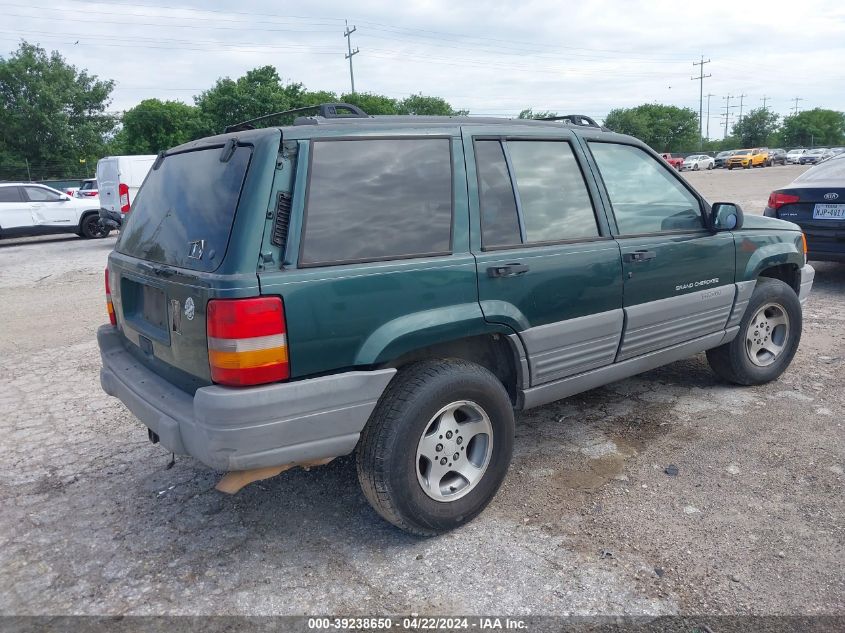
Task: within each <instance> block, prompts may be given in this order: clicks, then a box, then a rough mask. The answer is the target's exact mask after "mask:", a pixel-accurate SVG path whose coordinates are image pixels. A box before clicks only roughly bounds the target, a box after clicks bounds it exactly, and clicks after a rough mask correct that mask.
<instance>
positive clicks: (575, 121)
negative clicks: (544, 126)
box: [539, 114, 604, 129]
mask: <svg viewBox="0 0 845 633" xmlns="http://www.w3.org/2000/svg"><path fill="white" fill-rule="evenodd" d="M539 120H540V121H568V122H569V123H571V124H572V125H584V126H587V127H597V128H599V129H604V128H603V127H602V126H601V125H599V124H598V123H596V121H595V119H593V118H592V117H588V116H587V115H586V114H562V115H560V116H547V117H543V118H541V119H539Z"/></svg>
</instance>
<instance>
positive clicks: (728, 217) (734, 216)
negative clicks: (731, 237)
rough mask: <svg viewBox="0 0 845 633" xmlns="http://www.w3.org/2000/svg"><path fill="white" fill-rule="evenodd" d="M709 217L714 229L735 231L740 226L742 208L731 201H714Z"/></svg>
mask: <svg viewBox="0 0 845 633" xmlns="http://www.w3.org/2000/svg"><path fill="white" fill-rule="evenodd" d="M710 218H711V222H712V227H711V228H712V229H713V230H714V231H736V230H739V229H741V228H742V220H743V216H742V208H741V207H740V206H739V205H738V204H735V203H733V202H714V203H713V206H712V207H711V209H710Z"/></svg>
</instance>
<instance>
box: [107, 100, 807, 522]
mask: <svg viewBox="0 0 845 633" xmlns="http://www.w3.org/2000/svg"><path fill="white" fill-rule="evenodd" d="M344 112H345V113H346V116H340V115H341V113H344ZM250 127H251V125H246V124H244V125H240V126H235V127H234V129H231V130H230V131H229V133H227V134H223V135H221V136H215V137H211V138H206V139H201V140H198V141H194V142H191V143H188V144H186V145H182V146H180V147H177V148H174V149H172V150H170V151H169V152H167V153H166V154H163V155H161V156H160V157H159V158H158V159H157V160H156V162H155V164H154V165H153V168H152V170H151V172H150V175H149V176H148V178H147V180H146V182H145V183H144V186H143V187H142V189H141V191H140V192H139V193H138V196H137V198H136V199H135V202H134V205H133V210H132V213H131V214H130V216H129V219H128V221H127V224H126V226H125V227H124V231H123V232H122V234H121V236H120V238H119V240H118V242H117V245H116V248H115V251H114V252H113V253H112V254H111V255H110V256H109V267H108V270H107V273H106V293H107V302H108V308H109V314H110V319H111V323H110V324H109V325H105V326H103V327H102V328H100V330H99V332H98V339H99V345H100V350H101V355H102V362H103V368H102V372H101V381H102V385H103V388H104V389H105V390H106V392H108V393H109V394H112V395H114V396H117V397H118V398H120V399H121V400H122V401H123V402H124V403H125V404H126V405H127V406H128V407H129V409H130V410H131V411H132V412H133V413H134V414H135V415H136V416H137V417H138V418H139V419H140V420H141V421H142V422H143V423H144V425H146V427H147V428H148V432H149V435H150V438H151V439H152V440H153V441H156V442H160V443H161V444H162V445H163V446H164V447H165V448H166V449H167V450H168V451H173V452H175V453H179V454H189V455H192V456H193V457H195V458H196V459H198V460H200V461H202V462H203V463H205V464H207V465H208V466H209V467H211V468H215V469H218V470H221V471H236V473H237V474H236V475H231V474H230V475H227V476H226V477H225V478H224V483H225V484H226V485H225V487H226V488H227V489H228V490H234V489H236V488H237V487H239V486H240V485H243V484H244V483H246V482H248V481H251V480H254V479H258V478H261V477H266V476H268V475H272V474H274V473H277V472H280V471H281V470H284V469H285V468H287V467H289V466H290V465H292V464H315V463H324V462H325V461H326V460H330V459H332V458H334V457H337V456H340V455H345V454H348V453H350V452H352V451H356V453H357V466H358V474H359V479H360V482H361V486H362V488H363V490H364V493H365V495H366V497H367V499H368V500H369V501H370V503H371V504H372V505H373V507H374V508H375V509H376V510H377V511H378V512H379V513H380V514H381V515H382V516H383V517H384V518H386V519H387V520H388V521H391V522H392V523H394V524H395V525H397V526H400V527H402V528H404V529H406V530H409V531H411V532H414V533H417V534H435V533H438V532H442V531H444V530H448V529H451V528H454V527H457V526H459V525H461V524H463V523H466V522H467V521H469V520H471V519H472V518H473V517H474V516H476V515H477V514H478V513H479V512H481V511H482V509H483V508H484V507H485V506H486V505H487V504H488V502H489V501H490V500H491V499H492V498H493V496H494V495H495V493H496V491H497V489H498V488H499V486H500V484H501V483H502V481H503V479H504V477H505V474H506V472H507V470H508V465H509V463H510V458H511V453H512V449H513V442H514V412H515V411H521V410H524V409H528V408H531V407H536V406H539V405H542V404H545V403H548V402H552V401H555V400H558V399H561V398H566V397H568V396H571V395H573V394H576V393H579V392H581V391H585V390H588V389H592V388H594V387H597V386H600V385H603V384H606V383H608V382H612V381H615V380H619V379H621V378H624V377H626V376H631V375H633V374H637V373H639V372H643V371H646V370H649V369H652V368H654V367H657V366H660V365H663V364H666V363H670V362H673V361H675V360H678V359H681V358H684V357H687V356H690V355H691V354H695V353H698V352H702V351H705V350H706V351H707V358H708V360H709V362H710V365H711V366H712V367H713V369H714V370H715V371H716V373H717V374H719V375H720V376H721V377H722V378H724V379H725V380H728V381H731V382H734V383H739V384H743V385H753V384H760V383H764V382H767V381H770V380H774V379H776V378H777V377H778V376H779V375H780V374H781V373H782V372H783V371H784V370H785V369H786V368H787V366H788V365H789V363H790V361H791V360H792V357H793V355H794V354H795V351H796V349H797V347H798V343H799V340H800V336H801V318H802V317H801V301H803V300H804V299H806V297H807V296H808V293H809V292H810V288H811V285H812V280H813V269H812V268H811V267H810V266H808V265H807V264H806V258H805V252H804V247H803V244H804V242H803V236H802V234H801V231H800V230H799V228H798V227H797V226H796V225H794V224H791V223H789V222H784V221H781V220H777V219H773V218H765V217H761V216H747V217H743V214H742V212H741V210H740V209H739V208H738V207H737V206H736V205H734V204H730V203H715V204H713V205H711V204H708V203H707V202H706V201H705V200H704V199H703V198H702V197H701V195H700V194H698V193H697V192H696V191H695V190H694V189H693V188H692V187H691V186H690V185H689V184H688V183H687V182H685V180H684V179H683V178H682V177H680V175H679V174H677V173H676V172H675V170H673V169H672V168H671V167H670V166H669V165H668V164H667V163H666V161H665V160H663V159H662V158H661V157H660V155H658V154H655V153H654V152H653V151H652V150H650V149H649V148H648V147H647V146H646V145H644V144H643V143H642V142H640V141H638V140H636V139H634V138H631V137H628V136H622V135H619V134H613V133H610V132H608V131H605V130H604V129H602V128H600V127H599V126H598V125H596V124H595V123H594V122H593V121H592V120H591V119H589V118H588V117H584V116H578V115H572V116H569V117H564V118H563V119H562V120H560V121H518V120H502V119H476V118H468V117H390V116H388V117H368V116H366V115H365V114H363V113H361V112H360V111H358V110H357V109H355V108H353V107H352V106H343V105H337V104H331V105H324V106H321V107H320V114H319V115H318V116H310V117H303V118H300V119H297V121H296V122H295V124H293V125H288V126H284V127H269V128H265V129H257V130H256V129H250ZM562 459H563V457H562Z"/></svg>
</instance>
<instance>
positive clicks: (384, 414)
mask: <svg viewBox="0 0 845 633" xmlns="http://www.w3.org/2000/svg"><path fill="white" fill-rule="evenodd" d="M513 436H514V419H513V407H512V405H511V401H510V398H509V397H508V394H507V391H505V388H504V386H503V385H502V383H501V382H499V380H498V379H497V378H496V377H495V376H494V375H493V374H492V373H490V372H489V371H488V370H487V369H485V368H483V367H481V366H479V365H476V364H474V363H470V362H467V361H463V360H432V361H422V362H419V363H415V364H413V365H410V366H408V367H407V368H404V369H402V370H401V371H400V372H399V374H397V376H396V378H394V380H393V381H392V382H391V383H390V385H389V386H388V388H387V390H386V391H385V393H384V394H383V395H382V398H381V400H380V401H379V404H378V405H377V406H376V409H375V411H374V412H373V414H372V416H371V417H370V420H369V422H368V423H367V426H366V427H365V428H364V431H363V432H362V433H361V441H360V444H359V447H358V479H359V481H360V482H361V488H362V489H363V491H364V495H365V496H366V497H367V500H368V501H369V502H370V504H371V505H372V506H373V508H374V509H375V510H376V512H378V513H379V514H380V515H381V516H382V517H384V518H385V519H387V520H388V521H390V522H391V523H393V524H394V525H396V526H398V527H400V528H402V529H404V530H407V531H408V532H412V533H414V534H420V535H434V534H439V533H442V532H445V531H447V530H451V529H454V528H456V527H459V526H461V525H463V524H465V523H467V522H468V521H470V520H472V519H473V518H474V517H475V516H477V515H478V514H479V513H480V512H481V511H482V510H483V509H484V508H485V507H486V506H487V504H488V503H489V502H490V500H491V499H492V498H493V497H494V496H495V494H496V491H497V490H498V489H499V486H500V485H501V484H502V481H503V480H504V478H505V474H506V473H507V470H508V466H509V465H510V460H511V453H512V450H513Z"/></svg>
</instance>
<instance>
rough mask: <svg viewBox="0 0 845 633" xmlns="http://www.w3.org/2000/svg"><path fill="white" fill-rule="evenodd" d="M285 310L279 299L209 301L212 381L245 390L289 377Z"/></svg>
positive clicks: (209, 353) (209, 347)
mask: <svg viewBox="0 0 845 633" xmlns="http://www.w3.org/2000/svg"><path fill="white" fill-rule="evenodd" d="M286 334H287V327H286V325H285V309H284V305H283V304H282V300H281V298H280V297H255V298H252V299H212V300H211V301H209V302H208V362H209V365H211V379H212V380H213V381H214V382H216V383H218V384H221V385H230V386H232V387H244V386H247V385H261V384H265V383H269V382H277V381H279V380H285V379H286V378H288V377H289V376H290V363H289V362H288V346H287V336H286Z"/></svg>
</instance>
